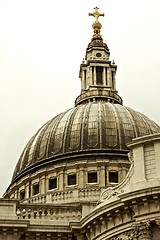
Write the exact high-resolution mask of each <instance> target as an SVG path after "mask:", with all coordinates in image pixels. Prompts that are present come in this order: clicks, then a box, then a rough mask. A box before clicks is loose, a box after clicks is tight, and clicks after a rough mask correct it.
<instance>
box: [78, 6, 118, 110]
mask: <svg viewBox="0 0 160 240" xmlns="http://www.w3.org/2000/svg"><path fill="white" fill-rule="evenodd" d="M94 9H95V11H94V12H93V13H89V16H93V17H94V18H95V21H94V22H93V24H92V28H93V36H92V39H91V42H90V43H89V44H88V47H87V49H86V56H85V59H83V61H82V64H81V65H80V72H79V77H80V79H81V94H80V96H78V97H77V99H76V101H75V105H76V106H77V105H79V104H81V103H86V102H93V101H97V100H102V101H105V102H111V103H119V104H122V99H121V97H120V96H119V95H118V92H117V90H116V70H117V66H116V65H115V62H114V61H110V59H109V57H110V51H109V48H108V46H107V44H106V43H104V42H103V38H102V36H101V34H100V30H101V27H102V25H101V23H100V22H99V20H98V18H99V17H100V16H104V13H99V11H98V8H97V7H96V8H94Z"/></svg>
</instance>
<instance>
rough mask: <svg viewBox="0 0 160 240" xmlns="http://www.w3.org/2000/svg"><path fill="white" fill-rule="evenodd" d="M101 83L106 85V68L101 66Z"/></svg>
mask: <svg viewBox="0 0 160 240" xmlns="http://www.w3.org/2000/svg"><path fill="white" fill-rule="evenodd" d="M103 85H104V86H106V85H107V84H106V68H105V67H103Z"/></svg>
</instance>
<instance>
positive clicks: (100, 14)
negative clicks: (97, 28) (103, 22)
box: [89, 7, 104, 22]
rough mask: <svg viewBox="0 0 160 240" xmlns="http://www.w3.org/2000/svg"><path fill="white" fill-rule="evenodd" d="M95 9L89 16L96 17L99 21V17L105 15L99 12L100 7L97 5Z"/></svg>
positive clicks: (96, 20)
mask: <svg viewBox="0 0 160 240" xmlns="http://www.w3.org/2000/svg"><path fill="white" fill-rule="evenodd" d="M94 9H95V11H94V13H89V16H93V17H95V22H98V18H99V17H100V16H102V17H104V13H99V12H98V9H99V8H98V7H95V8H94Z"/></svg>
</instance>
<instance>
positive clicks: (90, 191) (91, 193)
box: [78, 188, 101, 200]
mask: <svg viewBox="0 0 160 240" xmlns="http://www.w3.org/2000/svg"><path fill="white" fill-rule="evenodd" d="M78 195H79V199H84V198H85V199H86V198H91V199H92V200H93V199H94V200H95V199H99V198H100V195H101V189H100V188H86V189H79V194H78Z"/></svg>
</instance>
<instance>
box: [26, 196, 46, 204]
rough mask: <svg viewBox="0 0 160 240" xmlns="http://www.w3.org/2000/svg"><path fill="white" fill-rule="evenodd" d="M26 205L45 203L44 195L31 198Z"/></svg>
mask: <svg viewBox="0 0 160 240" xmlns="http://www.w3.org/2000/svg"><path fill="white" fill-rule="evenodd" d="M27 202H28V203H46V195H38V196H35V197H34V196H33V197H32V198H29V199H28V200H27Z"/></svg>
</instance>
